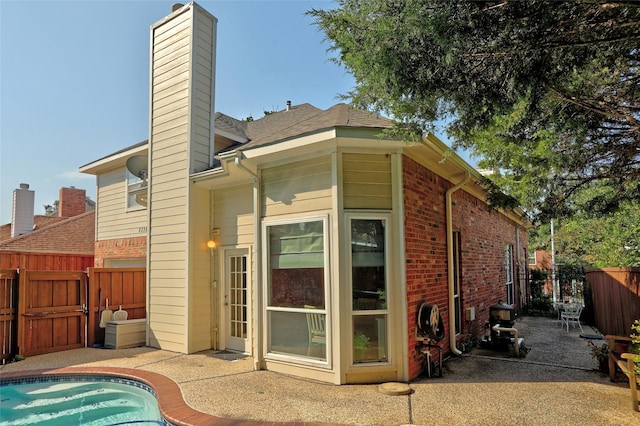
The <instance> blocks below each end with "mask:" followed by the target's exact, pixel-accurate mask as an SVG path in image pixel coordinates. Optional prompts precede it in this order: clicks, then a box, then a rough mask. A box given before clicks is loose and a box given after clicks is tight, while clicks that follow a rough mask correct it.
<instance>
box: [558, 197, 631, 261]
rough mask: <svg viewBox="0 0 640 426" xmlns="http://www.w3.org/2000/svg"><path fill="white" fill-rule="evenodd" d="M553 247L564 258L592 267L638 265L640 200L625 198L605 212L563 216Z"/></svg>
mask: <svg viewBox="0 0 640 426" xmlns="http://www.w3.org/2000/svg"><path fill="white" fill-rule="evenodd" d="M556 248H557V249H558V251H559V252H560V253H562V254H563V256H564V257H565V258H566V259H573V260H574V261H576V260H579V261H582V262H583V263H584V264H586V265H588V266H590V267H594V268H605V267H632V266H640V202H625V203H622V204H621V206H620V208H619V209H618V210H617V211H615V212H613V213H611V214H608V215H606V216H597V217H593V216H592V215H589V214H587V213H581V214H578V215H575V216H574V217H571V218H567V219H564V220H563V221H562V222H561V224H560V226H559V227H558V230H557V233H556Z"/></svg>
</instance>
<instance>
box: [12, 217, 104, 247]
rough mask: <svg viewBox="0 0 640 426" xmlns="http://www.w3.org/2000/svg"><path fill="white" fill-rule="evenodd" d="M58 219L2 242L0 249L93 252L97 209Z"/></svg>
mask: <svg viewBox="0 0 640 426" xmlns="http://www.w3.org/2000/svg"><path fill="white" fill-rule="evenodd" d="M57 219H60V220H58V221H56V222H54V223H50V224H49V225H48V226H43V227H40V228H37V229H35V230H33V231H31V232H29V233H27V234H23V235H20V236H17V237H14V238H10V239H8V240H5V241H2V242H0V251H22V252H40V253H64V254H93V253H94V242H95V210H92V211H90V212H87V213H83V214H80V215H78V216H73V217H70V218H57ZM52 222H53V221H52ZM9 226H11V225H9Z"/></svg>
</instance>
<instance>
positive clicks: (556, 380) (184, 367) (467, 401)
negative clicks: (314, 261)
mask: <svg viewBox="0 0 640 426" xmlns="http://www.w3.org/2000/svg"><path fill="white" fill-rule="evenodd" d="M516 328H518V331H519V333H520V335H521V336H523V337H524V338H525V346H526V347H527V348H529V349H530V352H529V353H528V355H527V356H526V357H525V358H523V359H515V358H508V357H506V354H504V353H500V352H494V351H489V350H486V349H480V348H474V349H473V350H472V351H471V353H470V354H467V355H465V356H463V357H460V358H451V359H449V360H447V361H446V362H445V366H444V376H443V377H442V378H424V379H420V380H417V381H414V382H412V383H410V386H411V389H412V393H411V394H409V395H405V396H389V395H385V394H383V393H381V392H379V391H378V386H377V385H345V386H335V385H329V384H324V383H318V382H314V381H309V380H303V379H297V378H293V377H288V376H284V375H281V374H276V373H272V372H269V371H253V370H252V365H253V364H252V360H251V359H249V358H241V357H239V356H236V355H233V354H231V355H230V354H224V353H216V352H215V351H205V352H201V353H198V354H193V355H182V354H177V353H173V352H167V351H161V350H156V349H151V348H134V349H119V350H110V349H93V348H87V349H78V350H72V351H66V352H62V353H57V354H49V355H41V356H35V357H31V358H29V359H26V360H24V361H21V362H18V363H13V364H8V365H5V366H2V367H0V372H9V371H18V370H30V369H40V368H60V367H69V366H94V367H95V366H109V367H124V368H135V369H140V370H146V371H152V372H155V373H160V374H163V375H165V376H167V377H169V378H171V379H173V380H174V381H175V382H176V383H177V384H178V385H179V386H180V388H181V390H182V393H183V395H184V398H185V400H186V401H187V403H188V404H189V405H190V406H191V407H193V408H195V409H196V410H199V411H202V412H205V413H210V414H212V415H215V416H219V417H226V418H232V419H243V420H245V421H246V420H249V421H251V420H256V421H273V422H307V423H316V424H317V423H333V424H355V425H409V424H413V425H436V424H438V425H463V424H464V425H486V424H505V425H638V424H640V413H637V412H634V411H632V409H631V402H630V398H629V389H628V385H627V383H626V382H622V380H621V381H620V382H618V383H610V382H609V378H608V376H606V375H603V374H601V373H598V372H597V371H595V368H596V367H597V362H596V361H595V360H593V359H591V357H590V353H589V346H588V345H587V340H586V339H583V338H581V337H580V330H579V329H577V330H575V329H570V331H569V332H567V331H566V329H561V328H560V326H559V323H558V322H557V321H555V320H554V319H550V318H537V317H523V318H521V319H519V320H518V321H517V323H516ZM584 331H585V333H590V334H591V333H593V334H597V332H596V331H595V330H592V329H591V328H590V327H584ZM597 342H598V341H596V343H597ZM599 342H600V343H601V342H603V341H599Z"/></svg>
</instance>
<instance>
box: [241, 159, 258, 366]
mask: <svg viewBox="0 0 640 426" xmlns="http://www.w3.org/2000/svg"><path fill="white" fill-rule="evenodd" d="M235 163H236V167H238V169H240V170H244V171H245V172H247V173H248V174H249V175H251V177H253V235H254V241H255V243H254V248H253V256H252V257H253V259H252V260H253V262H254V268H253V271H254V275H253V283H252V285H253V290H252V294H253V300H254V303H253V309H252V322H253V334H252V335H253V336H254V339H253V340H254V345H253V352H254V356H253V369H254V370H261V369H262V364H263V361H264V360H263V359H262V352H261V348H262V331H261V328H260V321H258V318H259V316H260V313H261V312H262V309H261V306H260V301H261V300H262V295H261V293H260V291H259V290H260V282H261V280H262V274H261V265H262V251H261V250H260V247H261V241H262V237H261V232H260V231H261V227H260V177H259V176H258V175H257V174H255V173H254V172H253V171H251V170H249V169H247V168H246V167H245V166H244V165H243V164H242V152H240V151H238V152H237V153H236V158H235Z"/></svg>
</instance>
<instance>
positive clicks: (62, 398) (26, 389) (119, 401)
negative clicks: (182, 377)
mask: <svg viewBox="0 0 640 426" xmlns="http://www.w3.org/2000/svg"><path fill="white" fill-rule="evenodd" d="M127 424H128V425H130V424H136V425H165V424H168V423H166V422H165V421H164V419H163V417H162V415H161V414H160V410H159V409H158V401H157V399H156V396H155V392H154V390H153V389H152V388H150V387H149V386H147V385H146V384H144V383H141V382H138V381H135V380H129V379H125V378H119V377H109V376H82V375H80V376H48V377H36V378H24V379H13V380H3V381H2V382H1V383H0V425H2V426H5V425H7V426H8V425H91V426H101V425H127Z"/></svg>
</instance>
